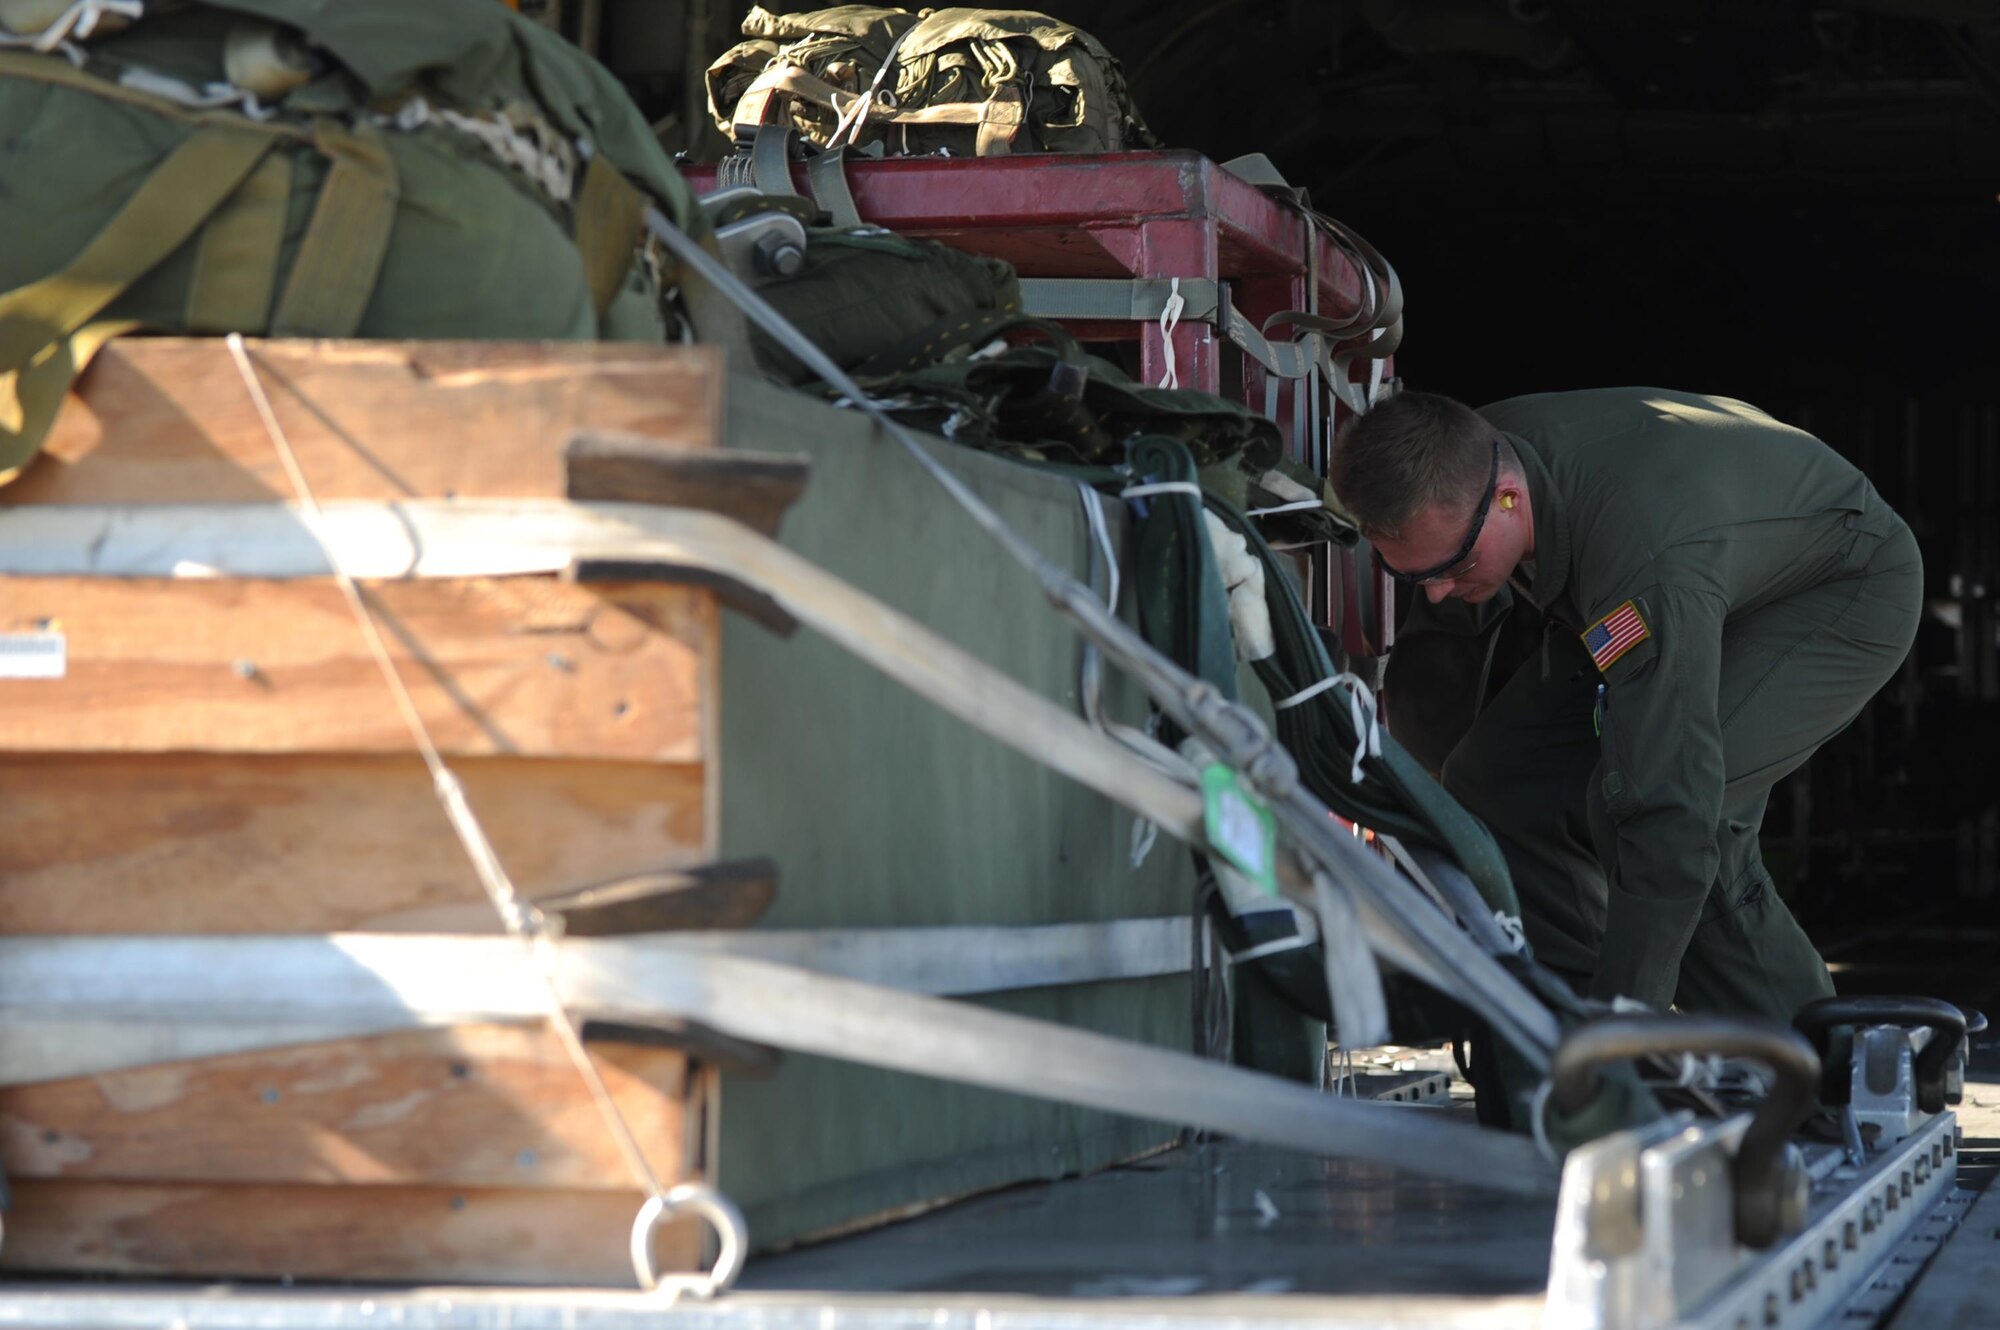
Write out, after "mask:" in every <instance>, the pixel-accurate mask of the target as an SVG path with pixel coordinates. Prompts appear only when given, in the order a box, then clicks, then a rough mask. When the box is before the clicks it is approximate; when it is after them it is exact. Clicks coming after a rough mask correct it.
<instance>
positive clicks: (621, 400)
mask: <svg viewBox="0 0 2000 1330" xmlns="http://www.w3.org/2000/svg"><path fill="white" fill-rule="evenodd" d="M250 354H251V357H252V359H253V361H254V362H255V363H256V365H257V367H258V371H259V375H260V378H261V379H262V381H263V383H264V385H265V390H266V392H267V393H268V394H269V395H270V398H271V402H272V407H273V409H274V410H275V411H276V412H277V415H278V418H279V420H280V421H281V422H282V423H283V425H284V428H285V432H286V434H287V436H288V437H289V438H290V440H291V442H292V446H293V448H294V449H295V450H296V451H297V453H298V455H299V460H300V465H301V468H302V469H303V470H304V472H305V475H306V478H307V480H308V481H309V482H310V483H311V484H312V486H313V488H314V490H315V491H316V492H317V493H318V495H319V497H321V498H323V499H331V498H349V499H394V498H409V497H414V496H419V495H421V496H425V497H430V498H442V497H446V496H449V495H453V494H457V495H465V496H480V497H494V498H509V497H512V498H547V499H554V498H561V497H563V493H564V469H563V444H564V442H565V440H566V439H567V438H568V437H569V435H570V433H571V432H572V431H574V430H577V429H582V428H600V429H623V430H632V431H635V432H637V433H640V434H646V435H650V436H652V437H653V438H656V439H659V440H662V441H664V442H668V443H675V444H680V445H683V446H688V447H706V446H713V445H714V443H715V442H716V439H717V436H718V434H719V432H720V428H721V406H720V401H721V396H720V394H721V373H720V364H721V361H720V356H719V355H718V354H717V353H716V352H715V351H713V350H712V349H710V348H705V347H644V346H635V345H624V344H612V343H606V344H597V345H591V344H548V343H528V344H522V343H495V342H487V343H480V342H311V341H281V342H252V343H251V344H250ZM292 497H293V496H292V492H291V486H290V484H289V483H288V482H287V480H286V478H285V473H284V470H283V468H282V466H281V464H280V463H279V461H278V456H277V452H276V450H275V448H274V447H273V445H272V443H271V440H270V437H269V436H268V435H267V434H266V433H265V430H264V427H263V425H262V424H261V423H260V422H259V420H258V418H257V415H256V412H255V409H254V408H253V407H252V405H251V403H250V398H249V395H248V393H247V391H246V390H245V388H244V385H243V381H242V378H241V377H240V375H239V374H238V372H237V368H236V364H235V362H234V361H233V360H232V359H231V358H230V355H229V352H228V349H227V347H225V346H224V344H223V343H222V342H221V341H220V340H217V339H186V338H143V337H138V338H126V339H123V340H120V341H116V342H113V343H112V344H111V345H110V346H108V347H106V348H105V349H104V350H103V351H102V352H101V353H99V355H98V357H97V358H96V360H95V361H93V362H92V364H91V367H90V369H89V371H88V372H87V373H86V374H85V375H84V377H83V379H82V380H81V381H80V383H79V385H78V389H77V392H76V394H75V395H73V396H72V397H71V399H70V401H69V403H68V404H67V406H66V407H65V408H64V410H63V412H62V413H61V414H60V415H59V416H58V417H57V419H56V423H55V428H54V430H53V431H52V432H51V434H50V436H49V440H48V443H47V445H46V446H45V448H44V450H43V455H42V456H41V457H40V458H39V459H38V460H37V461H36V462H35V464H34V465H33V466H32V467H30V468H29V469H28V471H27V472H26V474H24V475H23V476H22V477H21V479H19V480H18V481H16V482H14V483H13V484H11V485H7V486H5V487H0V505H4V504H17V503H185V502H226V501H236V500H243V501H256V500H270V499H273V498H277V499H286V500H289V499H290V498H292Z"/></svg>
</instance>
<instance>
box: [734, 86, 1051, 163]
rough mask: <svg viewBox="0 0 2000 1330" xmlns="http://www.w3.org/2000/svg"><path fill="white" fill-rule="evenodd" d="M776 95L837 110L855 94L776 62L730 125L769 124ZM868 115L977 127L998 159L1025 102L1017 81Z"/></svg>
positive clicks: (985, 149) (981, 149)
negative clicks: (968, 98)
mask: <svg viewBox="0 0 2000 1330" xmlns="http://www.w3.org/2000/svg"><path fill="white" fill-rule="evenodd" d="M780 95H784V96H790V97H797V98H800V99H802V100H804V101H808V102H812V103H813V104H815V105H817V106H823V107H826V108H827V109H828V110H831V111H833V112H834V113H835V114H839V113H840V112H841V110H842V109H843V108H846V107H852V105H853V103H854V100H855V98H856V97H857V96H858V95H859V94H857V93H852V92H847V91H845V90H844V89H841V88H836V87H834V86H833V85H832V84H831V83H828V82H827V81H826V80H825V79H822V78H819V77H817V76H815V75H813V74H810V73H808V72H806V71H805V70H803V69H801V68H799V67H798V66H797V65H779V66H778V67H776V68H774V69H767V70H765V71H764V72H763V73H762V74H759V75H758V76H757V78H756V79H755V81H753V82H752V83H751V85H750V87H749V88H748V89H747V90H746V91H745V92H744V94H743V96H742V98H741V99H740V100H739V101H738V102H737V103H736V109H735V111H734V112H733V113H732V114H731V117H730V118H731V123H733V124H737V125H745V126H748V125H762V124H770V123H773V110H772V108H773V105H774V103H775V101H776V99H777V97H779V96H780ZM868 118H869V119H870V120H879V121H884V122H886V123H890V124H897V125H973V126H977V128H978V130H979V134H978V140H977V142H978V153H979V155H980V156H981V157H997V156H1004V155H1005V154H1006V153H1008V152H1009V151H1010V150H1011V149H1012V145H1013V143H1014V140H1015V139H1016V138H1018V137H1019V135H1020V132H1021V128H1022V126H1024V125H1025V124H1026V123H1027V119H1028V105H1027V99H1026V98H1025V97H1024V96H1023V94H1022V92H1021V87H1020V85H1019V84H1018V83H1010V84H1008V85H1006V86H1004V87H1002V88H999V89H997V90H996V91H995V92H994V94H993V96H992V97H990V98H988V99H987V100H986V101H983V102H944V103H941V104H939V105H937V106H920V107H914V108H903V107H893V106H879V105H878V106H870V107H869V108H868Z"/></svg>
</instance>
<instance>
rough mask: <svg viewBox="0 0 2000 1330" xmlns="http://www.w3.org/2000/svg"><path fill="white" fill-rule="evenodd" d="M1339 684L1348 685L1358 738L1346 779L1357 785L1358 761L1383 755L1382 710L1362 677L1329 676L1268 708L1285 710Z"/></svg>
mask: <svg viewBox="0 0 2000 1330" xmlns="http://www.w3.org/2000/svg"><path fill="white" fill-rule="evenodd" d="M1341 683H1344V684H1346V685H1347V686H1348V691H1347V714H1348V717H1349V719H1351V720H1352V721H1353V722H1354V733H1355V735H1356V736H1357V738H1356V742H1355V745H1354V770H1353V771H1352V772H1351V773H1350V774H1349V776H1348V779H1349V780H1352V781H1353V782H1354V783H1355V784H1356V785H1359V784H1360V783H1361V760H1362V759H1363V758H1365V757H1380V756H1382V712H1381V708H1380V707H1379V706H1378V705H1377V704H1376V701H1375V694H1374V692H1373V690H1371V689H1370V688H1369V687H1368V685H1367V684H1366V683H1364V682H1363V681H1362V679H1361V676H1359V675H1357V674H1352V673H1348V672H1346V671H1343V672H1341V673H1339V674H1332V675H1328V676H1327V677H1326V678H1324V679H1321V680H1320V681H1319V682H1318V683H1316V684H1311V685H1308V686H1307V687H1305V688H1301V689H1300V690H1299V691H1298V692H1296V693H1293V694H1292V695H1291V696H1290V697H1286V698H1281V699H1279V700H1278V701H1276V702H1273V703H1272V704H1271V707H1272V709H1273V710H1275V711H1285V710H1288V709H1290V708H1292V707H1295V706H1299V705H1301V704H1303V703H1306V702H1310V701H1312V700H1313V699H1314V698H1315V697H1318V696H1319V695H1320V694H1321V693H1324V692H1325V691H1327V689H1329V688H1332V687H1333V686H1334V685H1335V684H1341Z"/></svg>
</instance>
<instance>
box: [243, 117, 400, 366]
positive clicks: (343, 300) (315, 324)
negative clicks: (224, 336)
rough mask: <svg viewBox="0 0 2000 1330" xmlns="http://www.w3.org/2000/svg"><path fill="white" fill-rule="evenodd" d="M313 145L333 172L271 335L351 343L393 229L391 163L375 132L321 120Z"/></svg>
mask: <svg viewBox="0 0 2000 1330" xmlns="http://www.w3.org/2000/svg"><path fill="white" fill-rule="evenodd" d="M313 143H314V145H315V146H316V147H318V148H319V150H320V151H321V152H322V153H324V154H326V156H327V158H328V159H329V160H330V161H331V163H332V167H331V169H330V170H328V172H327V173H326V182H325V183H324V184H322V185H321V186H320V191H319V203H318V204H317V206H315V207H314V208H313V215H312V221H311V222H310V223H308V224H307V226H306V236H305V240H304V241H303V242H302V243H301V244H300V245H299V253H298V257H297V258H296V259H294V260H293V261H292V274H291V277H290V279H289V280H287V281H286V283H285V294H284V297H283V298H282V299H281V300H280V301H279V302H278V312H277V314H276V316H274V317H273V318H272V320H271V334H272V336H274V337H352V336H353V335H354V334H355V332H356V331H357V330H359V328H360V327H361V318H362V315H364V314H365V313H367V311H368V302H369V301H370V300H371V299H373V297H374V295H375V281H376V279H377V278H378V277H380V276H381V273H382V261H383V259H384V258H386V257H387V256H388V253H389V233H390V232H391V231H392V230H394V229H395V225H396V200H397V199H398V197H399V196H400V190H399V188H398V186H397V180H396V164H395V162H394V161H393V160H392V159H391V158H390V156H389V146H388V142H387V140H385V139H384V138H383V137H382V132H381V131H380V130H378V129H376V128H375V127H374V126H373V125H366V124H364V125H359V126H357V127H355V128H354V129H352V130H350V129H347V128H346V127H344V126H342V125H340V124H338V123H337V122H335V121H333V120H329V119H325V118H322V119H320V120H318V121H315V122H314V124H313Z"/></svg>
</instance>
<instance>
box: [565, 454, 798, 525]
mask: <svg viewBox="0 0 2000 1330" xmlns="http://www.w3.org/2000/svg"><path fill="white" fill-rule="evenodd" d="M564 457H565V462H566V465H567V467H568V472H569V497H570V498H572V499H576V500H580V501H587V500H591V499H603V500H613V501H618V502H624V503H658V504H666V505H670V506H673V507H679V508H705V509H707V510H708V511H710V512H714V513H721V514H722V515H723V516H725V517H730V518H733V519H735V520H736V521H738V522H741V523H743V524H744V525H745V526H747V527H750V528H751V529H752V530H755V531H759V532H762V533H763V534H764V535H767V536H776V535H777V534H778V526H779V524H780V523H781V522H782V521H783V520H784V516H785V512H786V510H787V509H789V508H790V507H791V506H792V505H793V504H794V503H796V502H797V501H798V497H799V495H801V494H803V493H804V492H805V487H806V480H807V478H808V469H809V463H808V462H807V459H806V457H805V455H804V454H803V453H783V454H781V453H763V452H752V451H750V450H748V449H742V448H732V449H730V450H729V451H727V452H721V451H717V450H715V449H712V448H688V447H685V446H683V445H680V444H672V443H666V442H663V441H661V440H659V439H651V438H648V437H646V436H645V435H643V434H632V433H629V432H626V431H618V430H580V431H578V432H577V434H576V435H574V436H573V437H572V438H571V439H570V441H569V444H568V447H567V448H566V449H565V451H564Z"/></svg>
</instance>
